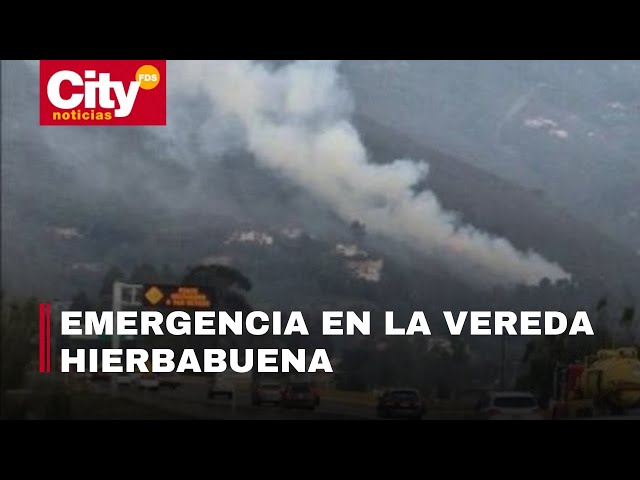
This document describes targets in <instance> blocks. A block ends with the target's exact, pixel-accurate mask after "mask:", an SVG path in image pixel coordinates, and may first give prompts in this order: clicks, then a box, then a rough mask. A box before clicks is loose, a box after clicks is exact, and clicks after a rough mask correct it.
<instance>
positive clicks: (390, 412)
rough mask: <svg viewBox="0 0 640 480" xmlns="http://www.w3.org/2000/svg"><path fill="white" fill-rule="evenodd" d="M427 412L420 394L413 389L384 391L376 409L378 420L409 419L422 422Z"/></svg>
mask: <svg viewBox="0 0 640 480" xmlns="http://www.w3.org/2000/svg"><path fill="white" fill-rule="evenodd" d="M425 412H426V407H425V403H424V400H423V399H422V396H421V395H420V393H419V392H418V391H417V390H415V389H411V388H396V389H389V390H386V391H384V392H383V393H382V394H381V395H380V397H379V399H378V404H377V407H376V413H377V416H378V418H409V419H415V420H420V419H422V417H423V415H424V414H425Z"/></svg>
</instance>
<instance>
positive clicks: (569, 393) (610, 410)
mask: <svg viewBox="0 0 640 480" xmlns="http://www.w3.org/2000/svg"><path fill="white" fill-rule="evenodd" d="M635 408H640V360H639V359H638V351H637V350H636V349H635V348H633V347H624V348H617V349H606V350H599V351H598V352H597V353H596V354H595V355H593V356H591V357H588V358H586V359H585V360H584V361H582V362H576V363H572V364H569V365H565V366H558V367H557V368H556V369H555V372H554V396H553V403H552V405H551V411H552V418H580V417H595V416H602V415H623V414H625V413H626V412H628V411H629V410H631V409H635Z"/></svg>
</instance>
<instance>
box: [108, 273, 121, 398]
mask: <svg viewBox="0 0 640 480" xmlns="http://www.w3.org/2000/svg"><path fill="white" fill-rule="evenodd" d="M122 287H123V284H122V283H120V282H114V283H113V293H112V297H111V311H113V312H114V315H116V312H118V311H120V310H122ZM111 348H113V349H116V348H120V337H119V336H118V331H117V328H114V329H113V335H111ZM111 395H112V396H114V397H115V396H117V395H118V382H117V379H116V376H115V375H111Z"/></svg>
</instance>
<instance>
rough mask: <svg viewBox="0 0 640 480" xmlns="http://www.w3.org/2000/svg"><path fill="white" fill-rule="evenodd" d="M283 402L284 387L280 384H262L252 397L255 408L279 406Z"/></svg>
mask: <svg viewBox="0 0 640 480" xmlns="http://www.w3.org/2000/svg"><path fill="white" fill-rule="evenodd" d="M281 401H282V385H280V384H279V383H266V382H265V383H262V384H260V385H258V387H256V388H255V390H254V391H253V393H252V395H251V403H252V404H253V406H254V407H259V406H260V405H266V404H269V403H270V404H274V405H278V404H279V403H280V402H281Z"/></svg>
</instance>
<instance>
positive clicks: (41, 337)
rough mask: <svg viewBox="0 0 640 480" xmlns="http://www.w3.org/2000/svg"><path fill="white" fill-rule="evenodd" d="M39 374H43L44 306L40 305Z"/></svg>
mask: <svg viewBox="0 0 640 480" xmlns="http://www.w3.org/2000/svg"><path fill="white" fill-rule="evenodd" d="M39 345H40V373H44V366H45V365H44V304H43V303H41V304H40V344H39Z"/></svg>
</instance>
